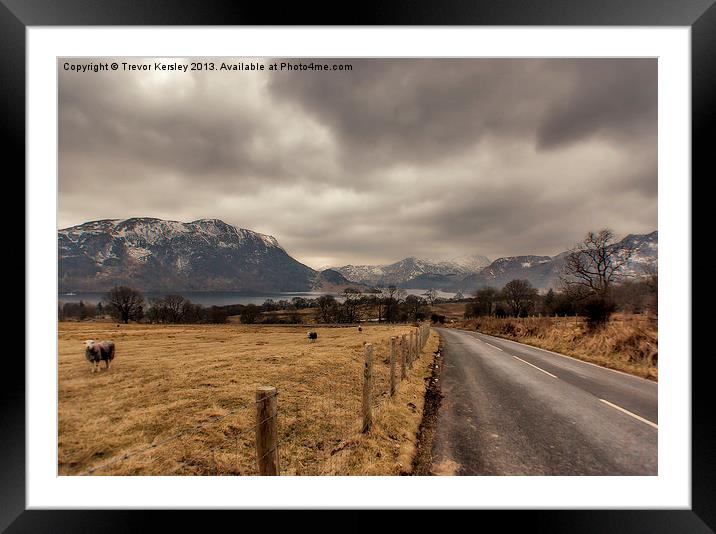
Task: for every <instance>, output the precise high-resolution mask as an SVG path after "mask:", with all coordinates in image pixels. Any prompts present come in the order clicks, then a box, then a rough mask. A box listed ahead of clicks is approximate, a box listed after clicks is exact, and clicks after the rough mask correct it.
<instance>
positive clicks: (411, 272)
mask: <svg viewBox="0 0 716 534" xmlns="http://www.w3.org/2000/svg"><path fill="white" fill-rule="evenodd" d="M621 245H628V246H630V247H632V248H633V249H634V254H633V256H632V257H631V260H630V261H629V263H628V264H627V265H626V267H625V269H624V274H626V275H627V276H641V275H643V274H644V272H645V268H646V267H648V266H653V265H655V264H656V261H657V256H658V249H659V244H658V232H652V233H650V234H644V235H635V234H630V235H628V236H626V237H625V238H624V239H623V240H622V241H621V242H619V243H617V244H616V245H615V246H621ZM566 254H567V252H562V253H560V254H557V255H556V256H552V257H550V256H534V255H526V256H509V257H504V258H498V259H496V260H495V261H493V262H492V263H490V260H488V259H487V258H485V257H484V256H480V255H477V254H474V255H467V256H461V257H458V258H455V259H453V260H450V261H430V260H421V259H417V258H413V257H411V258H405V259H404V260H401V261H399V262H396V263H393V264H391V265H346V266H343V267H337V268H335V270H336V271H338V272H340V273H341V274H343V276H345V277H346V278H347V279H348V280H352V281H354V282H361V283H363V284H367V285H383V286H385V285H389V284H395V285H398V286H402V287H409V288H413V289H428V288H435V289H442V290H444V291H462V292H471V291H474V290H475V289H477V288H479V287H484V286H490V287H495V288H498V289H499V288H502V287H503V286H504V285H505V284H506V283H507V282H509V281H510V280H514V279H525V280H529V281H530V282H531V283H532V285H533V286H535V287H537V288H539V289H547V288H550V287H556V286H557V284H558V279H559V272H560V270H561V269H562V267H563V265H564V258H565V256H566Z"/></svg>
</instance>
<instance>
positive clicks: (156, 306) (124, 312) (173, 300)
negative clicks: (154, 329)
mask: <svg viewBox="0 0 716 534" xmlns="http://www.w3.org/2000/svg"><path fill="white" fill-rule="evenodd" d="M58 312H59V319H60V320H61V321H63V320H68V319H76V320H80V321H81V320H85V319H89V318H105V317H107V316H109V317H111V318H112V319H113V320H115V321H117V322H121V323H125V324H127V323H129V322H130V321H134V322H140V321H141V322H148V323H167V324H174V323H185V324H189V323H225V322H226V319H227V318H228V313H227V311H226V310H224V309H223V308H222V307H220V306H208V307H205V306H202V305H201V304H195V303H193V302H191V301H190V300H189V299H187V298H185V297H183V296H181V295H176V294H169V295H165V296H163V297H160V298H155V299H149V300H147V299H146V298H145V297H144V295H143V294H142V293H141V292H140V291H138V290H136V289H133V288H131V287H127V286H116V287H113V288H112V289H110V290H109V291H108V292H107V294H106V295H105V296H104V297H103V298H102V300H101V301H100V302H98V303H97V304H96V305H95V304H91V303H85V302H82V301H80V302H79V303H75V302H66V303H63V304H61V305H60V306H59V310H58Z"/></svg>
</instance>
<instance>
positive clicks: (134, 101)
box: [59, 59, 657, 266]
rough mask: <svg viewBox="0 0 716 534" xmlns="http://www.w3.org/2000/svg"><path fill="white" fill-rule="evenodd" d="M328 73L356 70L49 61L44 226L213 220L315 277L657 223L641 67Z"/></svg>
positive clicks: (542, 245)
mask: <svg viewBox="0 0 716 534" xmlns="http://www.w3.org/2000/svg"><path fill="white" fill-rule="evenodd" d="M94 61H95V62H97V61H98V60H94ZM180 61H184V60H180ZM267 61H270V60H267ZM319 61H320V62H321V63H332V61H331V60H323V59H322V60H319ZM73 62H74V63H78V62H77V61H73ZM87 62H88V61H85V63H87ZM302 62H304V63H307V62H310V60H302ZM333 62H336V63H351V64H352V65H353V70H352V71H348V72H333V71H330V72H310V71H309V72H306V71H299V72H278V73H275V74H272V73H268V72H263V73H259V72H253V73H247V72H240V73H219V72H213V73H211V72H195V73H191V72H188V73H126V72H121V71H117V72H106V73H83V74H78V73H74V72H68V71H64V70H63V69H62V64H63V63H64V61H63V60H61V61H60V62H59V66H60V71H59V148H60V160H59V194H60V202H59V224H60V226H68V225H71V224H77V223H80V222H84V221H86V220H90V219H95V218H106V217H129V216H156V217H163V218H171V219H178V220H192V219H196V218H201V217H217V218H222V219H224V220H226V221H227V222H229V223H231V224H235V225H238V226H242V227H245V228H252V229H254V230H257V231H261V232H266V233H271V234H273V235H275V236H276V237H277V238H278V239H279V240H280V242H281V243H282V244H283V245H284V246H285V247H286V248H287V249H288V250H289V252H291V253H292V254H293V255H295V256H296V257H298V258H299V259H302V260H303V261H306V262H307V263H309V264H311V265H313V266H321V265H328V264H343V263H349V262H350V263H372V262H389V261H395V260H398V259H400V258H402V257H405V256H408V255H418V256H430V257H436V256H437V257H451V256H458V255H462V254H464V253H467V252H470V253H472V252H479V253H482V254H485V255H488V256H490V257H493V258H494V257H498V256H501V255H510V254H522V253H534V254H554V253H557V252H560V251H561V250H563V249H565V248H566V247H568V246H570V245H572V244H573V242H574V241H575V240H577V239H579V238H580V237H581V236H582V234H584V233H585V232H586V231H587V230H589V229H593V228H599V227H603V226H611V227H613V228H614V229H615V230H616V231H617V232H621V233H629V232H645V231H650V230H653V229H655V228H656V221H657V217H656V214H657V209H656V197H657V144H656V143H657V141H656V139H657V138H656V132H657V129H656V125H657V115H656V112H657V107H656V106H657V102H656V97H657V62H656V60H655V59H579V60H577V59H429V60H426V59H349V60H340V61H338V60H336V61H333ZM99 196H101V197H102V198H111V199H112V202H110V203H106V202H96V199H97V198H98V197H99Z"/></svg>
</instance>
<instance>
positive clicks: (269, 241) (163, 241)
mask: <svg viewBox="0 0 716 534" xmlns="http://www.w3.org/2000/svg"><path fill="white" fill-rule="evenodd" d="M57 238H58V254H59V265H58V268H59V289H60V291H65V290H78V289H81V290H106V289H108V288H109V287H112V286H114V285H118V284H127V285H132V286H133V287H137V288H139V289H151V290H162V289H170V290H191V289H203V290H212V289H213V290H245V291H306V290H310V289H311V288H312V285H313V282H314V280H315V278H316V275H317V273H316V272H315V271H314V270H313V269H311V268H310V267H307V266H305V265H303V264H301V263H299V262H298V261H296V260H295V259H293V258H292V257H291V256H289V255H288V254H287V253H286V251H285V250H284V249H283V248H282V247H281V245H279V243H278V241H277V240H276V239H275V238H274V237H272V236H269V235H265V234H260V233H258V232H253V231H251V230H246V229H243V228H236V227H234V226H231V225H229V224H227V223H225V222H223V221H221V220H218V219H199V220H197V221H193V222H189V223H183V222H178V221H166V220H162V219H155V218H131V219H124V220H122V219H113V220H110V219H105V220H100V221H91V222H87V223H84V224H80V225H77V226H73V227H70V228H65V229H63V230H60V231H58V233H57Z"/></svg>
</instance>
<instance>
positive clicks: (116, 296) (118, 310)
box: [104, 286, 144, 324]
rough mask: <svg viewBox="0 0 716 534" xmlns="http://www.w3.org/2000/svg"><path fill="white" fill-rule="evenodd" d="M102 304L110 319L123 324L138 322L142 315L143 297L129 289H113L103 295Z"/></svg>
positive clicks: (119, 287)
mask: <svg viewBox="0 0 716 534" xmlns="http://www.w3.org/2000/svg"><path fill="white" fill-rule="evenodd" d="M104 302H105V308H106V309H107V311H109V313H110V314H111V315H112V317H113V318H114V319H116V320H117V321H122V322H123V323H125V324H127V323H128V322H129V321H138V320H139V319H141V318H142V316H143V315H144V297H143V296H142V294H141V293H140V292H139V291H137V290H135V289H132V288H131V287H127V286H117V287H113V288H112V289H110V290H109V292H107V294H106V295H105V297H104Z"/></svg>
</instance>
